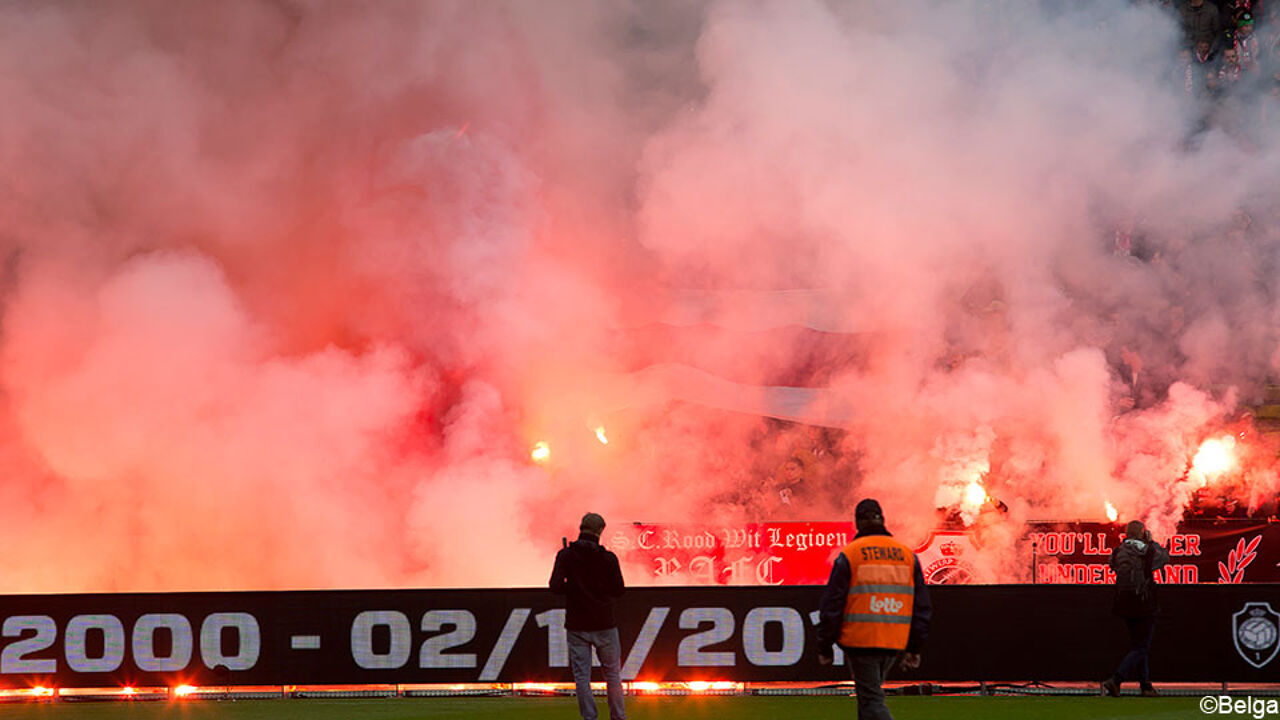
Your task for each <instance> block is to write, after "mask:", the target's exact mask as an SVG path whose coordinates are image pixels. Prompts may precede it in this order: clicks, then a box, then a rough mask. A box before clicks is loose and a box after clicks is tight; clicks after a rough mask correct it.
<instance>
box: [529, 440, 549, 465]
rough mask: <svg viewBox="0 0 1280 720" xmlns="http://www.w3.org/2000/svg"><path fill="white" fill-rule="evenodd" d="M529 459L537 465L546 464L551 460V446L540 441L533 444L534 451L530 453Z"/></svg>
mask: <svg viewBox="0 0 1280 720" xmlns="http://www.w3.org/2000/svg"><path fill="white" fill-rule="evenodd" d="M529 457H530V458H532V459H533V461H534V462H536V463H544V462H546V461H548V460H550V459H551V446H550V445H548V444H547V443H546V441H543V440H539V441H538V442H536V443H534V444H533V451H532V452H530V453H529Z"/></svg>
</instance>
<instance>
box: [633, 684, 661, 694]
mask: <svg viewBox="0 0 1280 720" xmlns="http://www.w3.org/2000/svg"><path fill="white" fill-rule="evenodd" d="M661 687H662V686H661V685H659V684H658V683H656V682H633V683H631V688H632V689H633V690H637V691H639V692H657V691H658V690H659V689H660V688H661Z"/></svg>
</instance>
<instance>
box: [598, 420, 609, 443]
mask: <svg viewBox="0 0 1280 720" xmlns="http://www.w3.org/2000/svg"><path fill="white" fill-rule="evenodd" d="M596 439H597V440H599V441H600V444H601V445H608V444H609V437H608V436H607V435H605V434H604V426H603V425H601V426H600V427H597V428H596Z"/></svg>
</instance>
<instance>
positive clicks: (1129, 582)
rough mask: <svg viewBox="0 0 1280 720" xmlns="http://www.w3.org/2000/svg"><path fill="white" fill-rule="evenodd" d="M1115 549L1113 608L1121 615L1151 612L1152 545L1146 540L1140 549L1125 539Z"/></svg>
mask: <svg viewBox="0 0 1280 720" xmlns="http://www.w3.org/2000/svg"><path fill="white" fill-rule="evenodd" d="M1115 553H1116V556H1115V570H1116V589H1115V598H1114V601H1113V602H1112V606H1111V610H1112V612H1113V613H1115V614H1116V615H1119V616H1120V617H1122V618H1136V617H1146V616H1149V615H1154V614H1155V609H1156V588H1155V580H1154V579H1153V578H1152V577H1151V573H1152V564H1153V562H1154V560H1155V548H1154V547H1153V546H1152V545H1151V544H1150V543H1147V544H1146V546H1145V547H1144V548H1143V549H1142V550H1141V551H1140V550H1138V549H1137V548H1135V547H1133V546H1132V545H1131V544H1130V543H1128V542H1125V543H1123V544H1121V546H1120V547H1118V548H1116V549H1115Z"/></svg>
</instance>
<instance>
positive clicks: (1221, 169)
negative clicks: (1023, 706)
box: [0, 0, 1280, 592]
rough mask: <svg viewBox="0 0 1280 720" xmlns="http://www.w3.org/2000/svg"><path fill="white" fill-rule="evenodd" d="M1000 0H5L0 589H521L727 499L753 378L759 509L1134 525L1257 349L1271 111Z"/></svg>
mask: <svg viewBox="0 0 1280 720" xmlns="http://www.w3.org/2000/svg"><path fill="white" fill-rule="evenodd" d="M1039 5H1040V4H1034V3H1023V2H991V1H986V2H983V1H979V0H973V1H972V2H938V3H933V2H929V3H923V2H922V3H888V4H882V5H881V6H877V7H876V8H875V10H874V11H871V10H869V9H868V8H866V7H865V6H862V5H859V4H856V3H855V4H843V3H835V2H822V1H818V0H814V1H811V2H791V1H788V2H783V1H781V0H777V1H772V2H771V1H765V0H758V1H752V2H705V3H703V2H695V3H665V2H659V3H652V2H628V1H627V0H613V1H611V2H603V3H601V2H588V1H586V0H563V1H561V2H555V3H545V2H524V1H522V0H511V1H510V2H503V3H481V4H477V3H469V2H453V1H451V0H442V1H440V2H431V3H421V2H397V1H394V0H393V1H390V2H379V3H377V4H371V5H367V6H361V5H359V4H352V3H344V2H326V1H324V0H314V1H302V0H299V1H291V0H262V1H260V2H258V1H245V2H237V3H217V4H210V3H196V2H171V1H162V0H134V1H132V2H127V3H123V4H121V3H113V4H100V3H81V2H72V1H70V0H68V1H66V2H10V3H5V4H4V5H3V6H0V70H2V72H0V100H3V105H4V107H5V108H6V112H5V114H4V115H3V117H0V163H3V166H4V167H5V168H6V170H7V172H6V173H5V179H4V180H0V257H2V258H3V261H4V262H3V266H2V272H0V302H2V303H3V306H2V312H3V314H2V315H0V472H3V475H2V476H0V478H2V480H0V497H2V498H3V502H2V503H0V508H3V510H0V522H2V523H3V526H4V528H5V533H6V540H7V542H8V547H9V549H10V553H9V557H10V562H9V570H8V572H6V573H5V575H4V577H3V579H0V590H3V591H5V592H63V591H142V590H192V589H272V588H312V587H319V588H337V587H370V586H371V587H408V586H495V585H497V586H505V585H539V584H542V583H544V582H545V581H546V577H547V576H548V575H549V571H550V563H551V558H552V557H553V554H554V551H555V549H556V548H557V547H558V545H559V542H560V538H561V537H562V536H565V535H572V534H573V533H574V531H575V529H576V522H577V520H578V518H579V517H580V516H581V514H582V513H584V512H586V511H588V510H590V511H595V512H600V513H602V514H603V515H604V516H605V517H606V519H607V520H608V521H609V522H610V524H612V525H618V524H623V523H627V522H631V521H646V522H674V523H691V522H702V521H706V520H707V519H716V520H723V521H726V522H733V521H738V520H743V519H747V518H749V517H753V513H757V512H759V507H760V506H759V501H760V500H761V498H762V497H763V496H765V495H768V491H766V490H764V489H762V488H763V486H764V484H765V483H766V482H767V478H769V477H770V476H773V475H775V474H776V473H777V472H778V466H779V465H780V464H781V463H782V461H783V460H784V459H785V458H786V457H788V456H790V455H792V454H795V453H796V452H797V448H800V447H802V446H807V445H808V444H811V443H812V441H813V437H814V432H815V431H813V430H811V429H808V428H806V427H804V426H793V425H789V424H786V423H783V422H780V421H779V420H778V419H777V418H781V419H784V420H790V421H802V422H803V423H804V424H807V425H810V426H827V427H828V428H829V429H828V431H827V432H828V433H830V434H829V436H825V437H828V438H834V442H835V449H836V450H837V455H838V459H836V460H832V461H830V462H831V465H830V466H829V467H827V468H826V472H827V476H828V479H827V481H825V482H824V483H823V484H822V486H821V492H820V493H815V495H814V496H813V497H811V498H810V500H809V503H810V505H809V506H807V507H806V508H792V509H791V510H790V512H792V513H793V514H795V516H796V517H795V518H794V519H813V520H844V519H848V518H849V517H850V515H851V509H852V507H853V505H854V504H855V503H856V502H857V500H858V499H860V498H861V497H865V496H874V497H878V498H879V499H880V501H881V503H882V505H883V506H884V508H885V512H886V516H887V518H888V521H889V525H890V527H891V529H893V530H894V531H895V532H896V533H897V534H898V535H899V536H900V537H902V538H903V539H905V540H906V541H908V542H916V541H919V540H920V539H922V538H923V537H924V536H925V534H926V533H927V532H928V530H929V528H930V527H932V526H933V524H934V522H935V520H936V511H935V508H936V507H937V506H938V505H939V504H948V503H953V502H955V499H956V498H957V497H960V498H963V492H964V483H965V482H967V480H966V479H967V478H972V477H975V476H977V477H982V478H983V482H984V483H985V489H986V490H987V491H988V492H989V493H990V494H991V496H992V497H996V498H999V499H1000V500H1001V501H1003V502H1004V503H1006V504H1007V506H1008V515H1007V518H1006V519H1005V520H1004V521H1003V524H1002V525H1001V527H1000V528H997V529H995V530H992V531H991V532H989V533H988V535H987V538H986V540H987V542H989V543H991V544H992V546H993V547H996V548H1000V547H1003V546H1005V545H1007V544H1009V543H1012V541H1013V539H1014V537H1016V532H1014V531H1013V530H1010V528H1017V527H1020V523H1021V522H1023V521H1025V520H1028V519H1037V518H1041V519H1064V518H1082V519H1101V517H1102V513H1103V509H1104V503H1105V502H1111V503H1113V504H1114V505H1115V506H1116V508H1117V509H1118V510H1119V512H1120V514H1121V517H1122V519H1127V518H1130V517H1137V518H1140V519H1144V520H1146V521H1148V522H1150V523H1151V524H1152V525H1153V526H1154V528H1155V529H1156V530H1157V531H1158V532H1167V531H1168V530H1170V529H1171V528H1172V527H1173V524H1174V523H1175V522H1176V520H1177V518H1178V517H1179V515H1180V512H1181V508H1182V506H1183V504H1184V503H1185V499H1186V495H1187V492H1188V491H1189V489H1190V488H1191V485H1190V483H1191V482H1192V481H1191V480H1190V479H1188V478H1187V476H1186V465H1187V461H1188V459H1189V457H1190V456H1191V454H1192V453H1194V450H1195V447H1196V446H1197V445H1198V443H1199V442H1200V441H1201V440H1203V439H1204V438H1205V437H1206V436H1207V435H1208V434H1210V433H1213V432H1217V431H1218V430H1219V429H1220V428H1222V427H1223V426H1224V424H1225V423H1227V422H1229V421H1231V420H1233V419H1234V418H1235V414H1236V413H1237V412H1238V411H1239V409H1240V408H1242V407H1244V406H1246V405H1249V404H1251V403H1256V402H1258V401H1260V400H1261V399H1262V397H1263V394H1264V391H1265V387H1266V382H1267V378H1268V377H1269V376H1270V375H1272V374H1273V373H1274V372H1275V371H1276V366H1277V364H1278V363H1280V343H1277V332H1276V327H1277V326H1276V318H1277V310H1278V308H1277V305H1276V295H1275V293H1274V292H1273V289H1272V287H1271V285H1270V278H1271V277H1272V275H1273V268H1274V264H1275V261H1276V258H1277V250H1278V249H1280V235H1278V234H1277V231H1276V229H1275V228H1277V227H1280V225H1277V224H1276V220H1277V219H1280V218H1277V217H1276V216H1277V207H1280V206H1278V205H1277V203H1276V200H1277V198H1276V197H1275V193H1276V190H1275V188H1277V187H1280V183H1277V182H1276V180H1277V169H1278V167H1280V166H1278V158H1277V152H1276V149H1277V147H1278V145H1277V141H1278V140H1280V127H1278V126H1277V125H1276V124H1275V117H1276V115H1277V114H1280V113H1278V112H1277V110H1278V109H1280V108H1277V102H1276V99H1275V98H1274V97H1272V96H1270V95H1269V94H1268V92H1269V91H1268V90H1266V89H1265V88H1262V89H1253V90H1252V91H1250V92H1245V91H1243V90H1242V91H1240V92H1239V93H1238V94H1237V95H1235V96H1233V97H1231V98H1229V99H1228V101H1226V102H1223V103H1221V104H1220V105H1217V106H1214V107H1213V108H1211V109H1207V108H1206V107H1205V106H1204V105H1202V104H1201V103H1200V102H1199V101H1198V100H1196V99H1195V98H1194V97H1192V96H1189V95H1187V93H1185V92H1184V90H1183V88H1182V87H1181V86H1180V85H1179V81H1177V78H1175V77H1174V76H1175V73H1174V72H1173V70H1174V64H1173V60H1174V58H1175V57H1176V54H1177V50H1178V47H1179V45H1180V43H1181V34H1180V31H1179V30H1178V28H1177V23H1176V19H1175V18H1173V17H1172V16H1171V15H1169V14H1168V13H1167V12H1166V11H1164V10H1162V9H1160V8H1159V7H1157V6H1154V5H1146V4H1135V5H1133V6H1128V5H1126V4H1124V3H1110V2H1096V3H1093V2H1087V3H1077V4H1074V5H1073V6H1072V7H1071V8H1070V9H1065V10H1061V11H1049V10H1046V9H1043V8H1040V7H1039ZM1268 77H1269V76H1268ZM1122 236H1123V237H1124V238H1125V240H1124V243H1121V241H1120V238H1121V237H1122ZM1130 242H1132V246H1130V245H1129V244H1128V243H1130ZM1122 244H1123V246H1124V249H1123V250H1122V251H1118V250H1117V248H1120V247H1121V245H1122ZM769 417H772V418H775V419H769ZM601 436H603V438H604V439H603V440H602V437H601ZM604 440H607V443H606V442H604ZM539 441H542V442H545V443H547V447H548V448H549V452H550V457H549V458H547V459H546V460H545V461H544V462H535V461H534V460H533V459H531V456H530V450H531V448H532V447H533V446H534V443H536V442H539ZM1256 463H1257V468H1256V471H1255V472H1254V473H1253V475H1251V478H1252V480H1251V482H1253V483H1255V485H1256V487H1257V488H1258V491H1257V493H1255V494H1259V495H1265V494H1266V493H1267V492H1271V493H1274V492H1275V489H1276V479H1275V478H1276V474H1275V472H1274V471H1273V470H1272V469H1271V468H1270V467H1269V465H1268V463H1267V462H1266V461H1264V460H1263V459H1260V458H1259V459H1257V460H1256ZM1025 565H1026V563H1025V562H1022V561H1021V560H1017V559H1015V560H1011V561H1010V563H1009V566H1008V567H1003V566H999V565H997V566H995V567H992V568H991V569H990V573H991V574H992V575H993V576H995V577H1001V578H1006V579H1009V578H1017V577H1019V572H1021V571H1019V570H1018V569H1017V568H1018V567H1020V566H1025ZM636 577H637V579H638V575H637V576H636Z"/></svg>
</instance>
